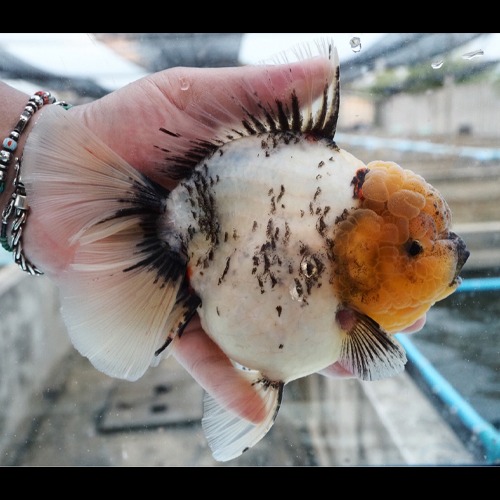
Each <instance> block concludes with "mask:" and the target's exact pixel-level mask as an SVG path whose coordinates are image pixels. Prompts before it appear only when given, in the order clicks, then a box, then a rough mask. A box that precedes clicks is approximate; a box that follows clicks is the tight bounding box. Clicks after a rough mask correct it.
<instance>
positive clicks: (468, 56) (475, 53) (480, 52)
mask: <svg viewBox="0 0 500 500" xmlns="http://www.w3.org/2000/svg"><path fill="white" fill-rule="evenodd" d="M480 56H484V50H481V49H479V50H473V51H472V52H467V54H464V55H463V56H462V59H467V60H469V59H474V57H480Z"/></svg>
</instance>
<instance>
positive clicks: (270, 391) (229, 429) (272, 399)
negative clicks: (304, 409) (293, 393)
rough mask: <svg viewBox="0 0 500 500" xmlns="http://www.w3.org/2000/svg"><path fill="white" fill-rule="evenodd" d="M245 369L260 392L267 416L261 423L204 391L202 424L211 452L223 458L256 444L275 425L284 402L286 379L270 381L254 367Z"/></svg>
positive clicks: (232, 457) (230, 456)
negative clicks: (239, 413)
mask: <svg viewBox="0 0 500 500" xmlns="http://www.w3.org/2000/svg"><path fill="white" fill-rule="evenodd" d="M242 373H243V374H244V376H245V377H247V378H248V381H249V383H251V384H252V385H253V386H254V388H255V389H256V390H257V391H258V393H259V395H260V396H261V400H262V407H263V408H264V411H265V415H266V416H265V418H264V419H263V420H262V421H260V422H259V423H253V422H251V421H249V420H245V419H243V418H241V417H239V416H238V415H237V414H236V413H234V412H233V411H231V410H228V409H226V408H224V407H223V406H221V405H220V404H219V403H218V402H217V401H216V400H215V399H214V398H213V397H212V396H210V394H208V393H205V397H204V401H203V406H204V416H203V419H202V426H203V430H204V432H205V435H206V438H207V441H208V444H209V446H210V448H211V450H212V455H213V457H214V458H215V459H216V460H218V461H220V462H226V461H228V460H232V459H234V458H237V457H239V456H240V455H241V454H242V453H244V452H245V451H247V450H248V449H250V448H251V447H252V446H254V445H255V444H257V443H258V442H259V441H260V440H261V439H262V438H263V437H264V436H265V435H266V434H267V433H268V431H269V429H270V428H271V427H272V426H273V424H274V421H275V420H276V416H277V415H278V411H279V408H280V405H281V399H282V396H283V387H284V383H283V382H271V381H269V380H267V379H265V378H263V377H262V376H261V374H260V373H259V372H256V371H253V370H248V371H243V372H242ZM257 410H258V411H260V410H261V408H259V409H256V412H257Z"/></svg>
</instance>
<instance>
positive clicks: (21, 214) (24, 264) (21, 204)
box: [0, 90, 70, 275]
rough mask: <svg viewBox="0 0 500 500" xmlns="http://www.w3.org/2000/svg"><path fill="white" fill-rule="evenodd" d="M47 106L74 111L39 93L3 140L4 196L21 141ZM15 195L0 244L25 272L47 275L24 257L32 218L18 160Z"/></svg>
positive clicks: (0, 172)
mask: <svg viewBox="0 0 500 500" xmlns="http://www.w3.org/2000/svg"><path fill="white" fill-rule="evenodd" d="M45 104H59V105H61V106H63V107H65V108H66V109H67V108H68V107H70V106H69V105H68V104H67V103H66V102H64V101H58V102H56V99H55V97H54V96H52V94H51V93H50V92H46V91H43V90H39V91H38V92H35V93H34V94H33V95H32V96H31V97H30V99H29V101H28V103H27V104H26V106H25V108H24V110H23V112H22V113H21V115H20V117H19V121H18V122H17V124H16V126H15V127H14V129H13V130H12V131H11V133H10V134H9V136H8V137H6V138H5V139H4V140H3V143H2V150H0V193H2V192H3V191H4V190H5V183H6V177H7V175H6V174H7V170H8V168H9V166H10V164H11V160H12V157H13V153H14V151H15V150H16V149H17V145H18V142H19V137H20V135H21V133H22V132H23V130H24V129H25V128H26V125H27V124H28V122H29V121H30V119H31V117H32V116H33V115H34V114H35V112H36V111H38V110H39V109H40V108H41V107H42V106H43V105H45ZM14 168H15V175H14V181H13V186H14V192H13V193H12V196H11V198H10V200H9V203H7V206H6V207H5V208H4V210H3V212H2V222H1V227H0V243H1V244H2V247H3V248H4V249H5V250H7V251H8V252H13V255H14V261H15V263H16V264H17V265H18V266H19V267H20V268H21V269H22V270H23V271H26V272H28V273H30V274H31V275H40V274H43V272H42V271H40V270H39V269H38V268H37V267H36V266H35V265H34V264H32V263H31V262H30V261H29V260H28V259H26V257H25V256H24V254H23V247H22V239H21V238H22V233H23V226H24V224H25V223H26V219H27V217H28V209H29V205H28V203H27V201H26V189H25V187H24V184H23V183H22V181H21V173H20V172H21V160H20V159H19V158H18V157H15V158H14ZM11 219H13V220H12V225H11V231H10V242H9V238H8V236H7V234H8V226H9V223H10V221H11Z"/></svg>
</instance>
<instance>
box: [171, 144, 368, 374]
mask: <svg viewBox="0 0 500 500" xmlns="http://www.w3.org/2000/svg"><path fill="white" fill-rule="evenodd" d="M250 164H251V165H253V166H254V167H255V170H253V169H248V168H246V167H247V165H250ZM205 165H206V166H203V167H201V168H200V169H199V175H193V176H191V177H190V178H189V179H188V180H186V181H183V182H182V183H181V185H180V186H179V187H178V188H176V189H175V190H174V191H173V192H172V193H171V196H170V197H169V200H168V204H167V213H168V214H169V217H172V223H173V225H174V227H176V228H184V234H185V235H187V233H188V228H194V229H195V230H196V233H195V235H194V236H193V238H192V239H190V238H189V237H186V236H185V239H187V240H189V242H188V243H187V246H188V249H189V255H188V257H189V262H190V265H189V273H190V282H191V285H192V286H193V288H194V289H195V290H196V292H197V294H198V295H199V296H200V298H201V302H202V306H201V308H200V310H199V314H200V316H201V318H202V322H203V325H204V328H205V330H206V331H207V332H210V335H211V336H212V338H213V339H214V340H215V341H216V343H217V344H218V345H219V346H220V347H221V348H222V349H223V350H224V351H225V352H226V353H227V354H228V355H229V357H230V358H231V359H233V360H234V361H236V362H238V363H240V364H242V365H244V366H247V367H251V368H253V369H256V370H259V371H261V372H262V373H263V374H265V376H266V377H268V378H269V379H270V380H279V381H285V382H288V381H290V380H293V379H296V378H299V377H302V376H304V375H308V374H310V373H312V372H315V371H317V370H320V369H322V368H325V367H326V366H328V365H330V364H331V363H333V362H335V361H337V360H338V358H339V354H340V346H341V338H342V335H341V331H340V327H339V326H338V324H337V321H336V317H335V316H336V312H337V310H338V308H339V306H340V303H339V298H338V296H337V295H336V293H335V287H334V286H333V284H332V283H333V275H332V272H333V268H332V266H331V263H330V260H331V248H330V246H331V240H332V238H333V236H334V235H333V232H332V231H331V228H333V227H334V224H335V219H336V218H337V217H338V216H339V214H341V213H342V211H343V210H344V209H345V208H346V207H351V206H352V205H353V204H356V200H354V199H353V190H352V188H350V189H349V186H350V184H351V182H352V179H353V176H354V175H355V173H356V170H357V169H359V168H362V167H363V166H364V164H363V163H362V162H361V161H359V160H357V159H356V158H354V157H353V156H352V155H350V154H349V153H347V152H345V151H339V150H338V149H337V148H335V147H332V146H331V145H327V144H325V143H324V142H317V141H310V140H308V139H307V138H305V137H304V138H301V139H300V140H297V141H292V142H290V141H289V140H287V143H285V142H284V141H276V139H275V138H274V137H271V136H269V137H267V138H266V137H265V136H264V137H263V138H256V137H247V138H243V139H239V140H238V141H235V142H233V143H230V144H228V145H226V146H223V147H222V148H221V150H220V154H219V153H218V154H216V155H214V156H213V157H212V158H211V159H210V160H208V161H207V162H206V163H205ZM255 172H258V173H257V174H256V173H255ZM339 185H343V186H345V187H346V189H339ZM210 199H211V200H212V201H210ZM200 205H201V206H200ZM207 219H209V220H210V224H205V222H206V220H207ZM200 220H201V226H202V227H201V228H200V223H199V221H200ZM204 224H205V225H204ZM215 240H218V241H217V242H215ZM207 241H208V242H209V244H208V245H207ZM211 241H213V244H211V243H210V242H211Z"/></svg>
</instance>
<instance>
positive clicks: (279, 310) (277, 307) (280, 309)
mask: <svg viewBox="0 0 500 500" xmlns="http://www.w3.org/2000/svg"><path fill="white" fill-rule="evenodd" d="M276 310H277V311H278V318H279V317H280V316H281V311H283V308H282V307H281V306H276Z"/></svg>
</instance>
